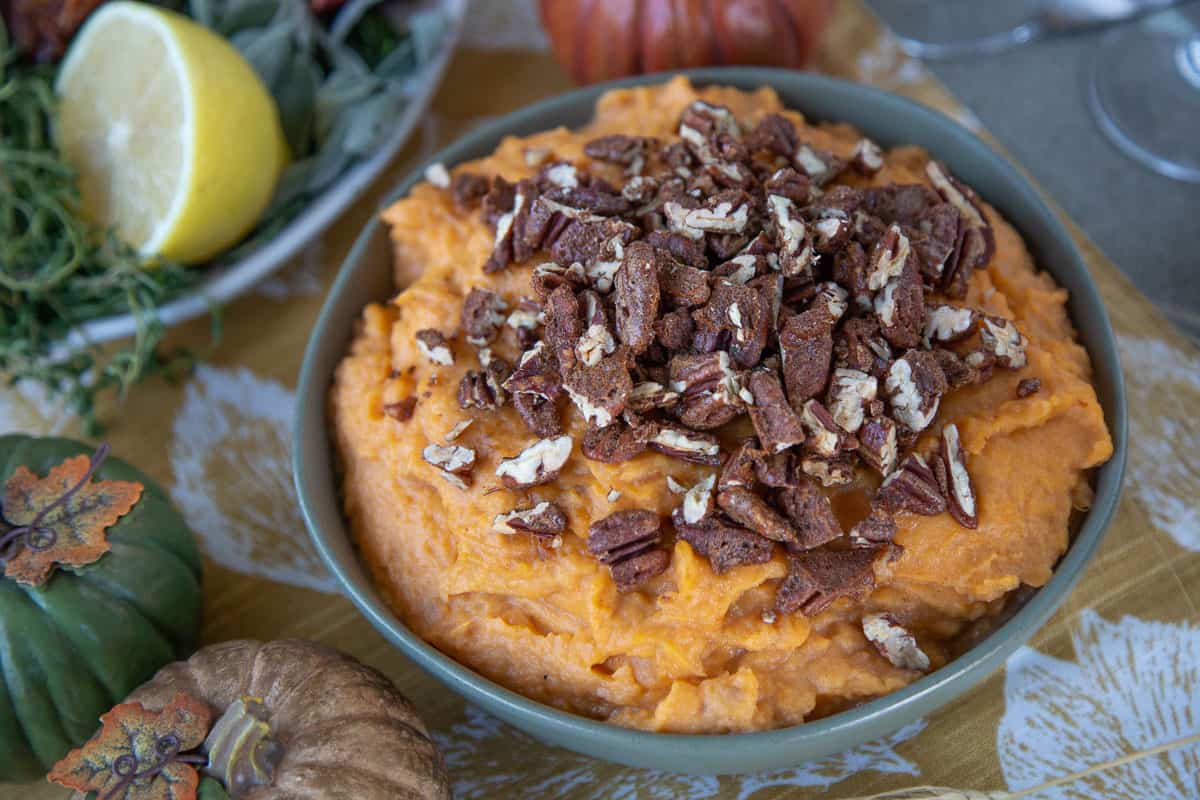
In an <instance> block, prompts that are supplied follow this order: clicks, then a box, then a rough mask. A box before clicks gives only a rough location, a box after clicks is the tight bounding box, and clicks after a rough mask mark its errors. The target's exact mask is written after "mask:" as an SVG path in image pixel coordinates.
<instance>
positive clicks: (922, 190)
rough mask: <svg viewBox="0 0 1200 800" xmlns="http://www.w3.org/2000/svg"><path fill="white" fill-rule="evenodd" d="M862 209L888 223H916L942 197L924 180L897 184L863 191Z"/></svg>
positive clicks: (872, 187) (940, 200)
mask: <svg viewBox="0 0 1200 800" xmlns="http://www.w3.org/2000/svg"><path fill="white" fill-rule="evenodd" d="M862 200H863V202H862V209H863V211H864V212H866V213H867V214H868V215H870V216H873V217H878V218H879V219H880V220H882V221H883V222H884V223H885V224H888V225H890V224H892V223H894V222H898V223H900V224H901V225H910V226H912V225H916V224H917V223H918V221H919V220H920V219H921V217H922V215H924V214H925V213H926V212H927V211H928V210H929V209H930V208H932V207H933V206H936V205H937V204H939V203H940V202H942V199H941V198H940V197H939V196H938V193H937V192H935V191H933V190H932V189H930V188H929V187H928V186H926V185H925V184H923V183H904V184H900V183H893V184H888V185H886V186H871V187H868V188H866V189H864V190H863V193H862Z"/></svg>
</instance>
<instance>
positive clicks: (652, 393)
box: [625, 381, 679, 413]
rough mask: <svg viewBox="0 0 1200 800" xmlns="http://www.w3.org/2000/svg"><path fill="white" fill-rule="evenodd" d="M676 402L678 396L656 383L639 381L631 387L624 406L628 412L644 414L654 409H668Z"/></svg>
mask: <svg viewBox="0 0 1200 800" xmlns="http://www.w3.org/2000/svg"><path fill="white" fill-rule="evenodd" d="M678 401H679V394H678V393H677V392H673V391H670V390H668V389H667V387H666V386H663V385H662V384H661V383H659V382H658V381H641V382H640V383H635V384H634V385H633V389H631V390H630V392H629V397H628V399H627V400H626V402H625V406H626V407H627V408H628V409H629V410H630V411H637V412H639V413H645V412H647V411H653V410H654V409H656V408H670V407H672V406H674V405H675V404H676V403H677V402H678Z"/></svg>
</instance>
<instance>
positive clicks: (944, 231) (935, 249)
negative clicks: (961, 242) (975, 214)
mask: <svg viewBox="0 0 1200 800" xmlns="http://www.w3.org/2000/svg"><path fill="white" fill-rule="evenodd" d="M958 228H959V216H958V210H957V209H956V208H955V207H954V206H953V205H951V204H950V203H938V204H937V205H935V206H930V207H929V208H928V209H926V210H925V211H924V212H922V213H921V215H920V216H919V217H918V219H917V220H916V224H915V227H913V228H910V229H909V230H908V235H909V238H910V239H911V240H912V246H913V252H915V253H916V254H917V260H918V261H919V262H920V270H921V274H922V275H924V276H925V277H926V278H928V279H929V281H930V283H931V284H932V285H934V286H937V285H939V284H940V283H941V281H942V278H943V277H944V276H945V274H946V265H947V263H949V260H950V257H951V256H952V255H953V254H954V249H955V247H956V245H957V244H958V232H959V230H958Z"/></svg>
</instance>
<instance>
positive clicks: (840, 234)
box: [811, 216, 853, 256]
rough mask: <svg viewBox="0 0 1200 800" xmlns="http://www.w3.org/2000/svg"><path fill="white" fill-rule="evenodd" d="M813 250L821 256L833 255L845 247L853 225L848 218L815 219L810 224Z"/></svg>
mask: <svg viewBox="0 0 1200 800" xmlns="http://www.w3.org/2000/svg"><path fill="white" fill-rule="evenodd" d="M811 227H812V233H813V249H814V250H816V251H817V252H818V253H819V254H821V255H822V256H829V255H833V254H834V253H837V252H838V251H840V250H841V249H842V248H843V247H845V246H846V243H847V241H849V239H850V232H851V230H852V229H853V225H852V224H851V222H850V218H849V217H843V216H831V217H823V218H821V219H817V220H816V221H814V222H813V223H812V224H811Z"/></svg>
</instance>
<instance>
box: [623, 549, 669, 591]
mask: <svg viewBox="0 0 1200 800" xmlns="http://www.w3.org/2000/svg"><path fill="white" fill-rule="evenodd" d="M670 565H671V554H670V553H669V552H667V551H666V550H646V551H643V552H641V553H638V554H637V555H635V556H630V557H629V558H626V559H625V560H623V561H619V562H617V563H616V564H613V565H612V566H611V567H610V570H611V571H612V578H613V583H615V584H616V586H617V591H618V592H628V591H631V590H633V589H636V588H637V587H639V586H641V585H642V584H643V583H645V582H646V581H648V580H650V579H651V578H653V577H655V576H656V575H661V574H662V573H664V572H666V571H667V567H669V566H670Z"/></svg>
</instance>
